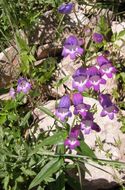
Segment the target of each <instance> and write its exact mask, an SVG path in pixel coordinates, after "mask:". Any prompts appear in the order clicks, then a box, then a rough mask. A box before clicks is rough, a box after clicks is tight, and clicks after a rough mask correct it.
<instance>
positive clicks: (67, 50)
mask: <svg viewBox="0 0 125 190" xmlns="http://www.w3.org/2000/svg"><path fill="white" fill-rule="evenodd" d="M70 8H71V6H69V5H68V4H67V8H66V5H65V6H62V7H60V10H61V11H62V10H63V12H62V13H63V14H67V13H69V12H70V11H71V9H70ZM64 10H65V11H66V12H65V13H64ZM92 40H93V41H94V42H95V43H97V44H100V43H102V42H103V40H104V37H103V35H102V34H99V33H93V35H92ZM83 44H84V41H83V39H77V37H75V36H73V35H71V36H69V37H68V38H67V39H66V40H65V42H64V45H63V50H62V56H64V57H67V56H69V57H70V59H72V60H75V59H76V58H77V57H78V56H81V55H83V53H84V49H83V48H82V47H81V46H82V45H83ZM109 54H110V53H109V51H106V50H105V52H104V53H103V54H102V55H99V56H97V58H96V62H97V65H96V66H95V65H94V66H89V67H83V66H81V67H79V68H78V69H77V70H76V71H75V73H74V74H73V76H72V78H73V81H72V87H73V89H74V90H77V92H76V93H73V94H72V96H71V98H70V96H69V95H65V96H63V97H62V98H61V100H60V103H59V105H58V107H57V108H56V113H55V114H56V116H57V117H58V118H59V119H60V120H61V121H62V122H66V121H67V119H68V117H71V116H72V112H71V111H70V106H71V105H73V107H74V111H73V114H74V115H75V116H77V117H76V118H77V121H75V126H73V127H72V128H71V130H70V132H69V135H68V137H67V139H66V140H65V142H64V145H65V146H67V147H68V148H69V149H71V150H72V149H75V148H76V147H77V146H80V141H79V138H80V133H81V132H82V133H83V134H89V133H90V132H91V131H92V130H94V131H96V132H100V130H101V129H100V127H99V126H98V124H97V123H96V122H95V121H94V115H93V113H92V110H91V109H92V108H91V106H90V105H88V104H86V103H85V102H84V98H83V96H82V94H81V93H82V92H84V91H86V90H88V89H93V90H94V91H96V92H97V93H98V97H99V102H100V104H101V106H102V111H101V113H100V116H102V117H104V116H108V117H109V119H111V120H112V119H113V118H114V114H116V113H118V108H117V107H116V105H115V104H113V103H112V101H111V97H110V95H109V94H102V93H101V92H100V87H101V85H105V84H106V80H107V78H112V77H113V75H114V74H115V73H116V69H115V67H114V66H113V64H112V62H111V61H110V60H109V59H108V58H107V57H108V56H109ZM97 93H96V94H97Z"/></svg>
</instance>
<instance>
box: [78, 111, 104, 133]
mask: <svg viewBox="0 0 125 190" xmlns="http://www.w3.org/2000/svg"><path fill="white" fill-rule="evenodd" d="M81 130H82V131H83V132H84V134H89V133H90V132H91V131H92V130H94V131H96V132H100V130H101V129H100V127H99V126H98V125H97V123H95V122H94V118H93V115H92V113H90V112H87V114H86V116H85V117H84V119H83V120H82V122H81Z"/></svg>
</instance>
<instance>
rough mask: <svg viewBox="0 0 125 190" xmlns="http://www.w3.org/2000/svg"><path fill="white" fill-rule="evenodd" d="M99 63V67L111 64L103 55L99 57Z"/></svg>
mask: <svg viewBox="0 0 125 190" xmlns="http://www.w3.org/2000/svg"><path fill="white" fill-rule="evenodd" d="M97 63H98V64H99V66H102V65H103V64H108V63H110V61H109V60H108V59H107V58H106V57H104V56H103V55H100V56H98V57H97Z"/></svg>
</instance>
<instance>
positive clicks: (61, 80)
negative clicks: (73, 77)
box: [54, 75, 70, 88]
mask: <svg viewBox="0 0 125 190" xmlns="http://www.w3.org/2000/svg"><path fill="white" fill-rule="evenodd" d="M69 77H70V75H68V76H65V77H64V78H62V79H60V80H59V81H58V82H57V83H56V84H55V85H54V86H55V87H56V88H58V87H59V86H61V85H62V84H64V83H65V82H66V81H67V80H68V79H69Z"/></svg>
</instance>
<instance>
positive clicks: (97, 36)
mask: <svg viewBox="0 0 125 190" xmlns="http://www.w3.org/2000/svg"><path fill="white" fill-rule="evenodd" d="M92 39H93V41H94V42H95V43H101V42H102V41H103V35H102V34H99V33H94V34H93V36H92Z"/></svg>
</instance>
